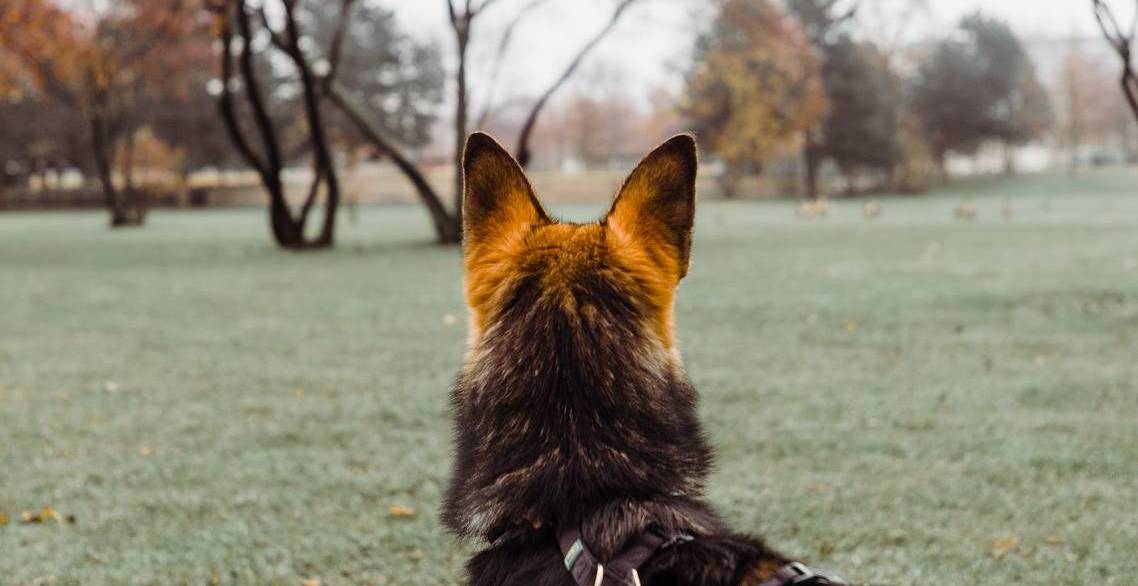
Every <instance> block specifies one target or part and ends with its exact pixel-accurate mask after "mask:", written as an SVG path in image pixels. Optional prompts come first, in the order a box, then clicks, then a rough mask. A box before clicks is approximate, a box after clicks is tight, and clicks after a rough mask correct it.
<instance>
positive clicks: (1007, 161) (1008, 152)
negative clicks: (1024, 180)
mask: <svg viewBox="0 0 1138 586" xmlns="http://www.w3.org/2000/svg"><path fill="white" fill-rule="evenodd" d="M1015 174H1016V150H1015V145H1012V144H1011V143H1006V142H1005V143H1004V176H1006V177H1012V176H1014V175H1015Z"/></svg>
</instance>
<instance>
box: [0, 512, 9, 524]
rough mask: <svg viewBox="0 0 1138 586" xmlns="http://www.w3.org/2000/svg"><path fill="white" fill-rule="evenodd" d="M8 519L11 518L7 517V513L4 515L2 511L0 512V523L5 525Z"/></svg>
mask: <svg viewBox="0 0 1138 586" xmlns="http://www.w3.org/2000/svg"><path fill="white" fill-rule="evenodd" d="M10 520H11V519H9V518H8V515H5V514H4V513H0V525H7V524H8V521H10Z"/></svg>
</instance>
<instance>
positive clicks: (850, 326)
mask: <svg viewBox="0 0 1138 586" xmlns="http://www.w3.org/2000/svg"><path fill="white" fill-rule="evenodd" d="M857 327H858V325H857V322H856V321H853V320H850V321H847V322H846V323H845V328H846V331H847V332H849V333H851V334H852V333H854V332H856V331H857Z"/></svg>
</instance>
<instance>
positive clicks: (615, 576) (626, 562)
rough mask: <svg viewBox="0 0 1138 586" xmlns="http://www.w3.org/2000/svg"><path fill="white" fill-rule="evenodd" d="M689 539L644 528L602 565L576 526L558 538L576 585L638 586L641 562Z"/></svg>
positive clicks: (683, 535) (681, 535) (688, 537)
mask: <svg viewBox="0 0 1138 586" xmlns="http://www.w3.org/2000/svg"><path fill="white" fill-rule="evenodd" d="M691 539H692V538H691V536H690V535H686V534H677V535H672V536H668V535H664V534H663V533H661V532H659V531H657V530H655V529H647V530H645V531H644V532H643V533H641V534H640V535H638V536H637V537H636V539H635V540H634V541H633V542H632V544H631V545H629V546H628V547H627V548H625V549H624V551H622V552H620V553H619V554H618V555H617V556H616V557H615V558H613V559H611V560H608V561H607V562H605V563H604V564H603V565H602V563H601V562H600V560H598V559H597V558H596V556H594V555H593V552H591V551H589V548H588V546H586V545H585V542H584V541H583V540H582V539H581V529H580V528H579V527H570V528H567V529H563V530H561V531H560V532H558V535H557V542H558V544H559V545H560V546H561V554H562V555H563V556H564V561H565V569H566V570H568V571H569V574H570V575H572V576H573V581H574V582H576V583H577V586H641V585H640V582H639V578H638V577H637V575H636V571H637V570H638V569H639V568H640V566H642V565H644V562H647V561H648V559H649V558H651V557H652V555H653V554H655V553H656V552H657V551H659V550H660V549H663V548H666V547H671V546H672V545H675V544H677V543H683V542H686V541H691Z"/></svg>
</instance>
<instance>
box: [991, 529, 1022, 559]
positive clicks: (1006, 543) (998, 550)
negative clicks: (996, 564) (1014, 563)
mask: <svg viewBox="0 0 1138 586" xmlns="http://www.w3.org/2000/svg"><path fill="white" fill-rule="evenodd" d="M1018 550H1019V538H1018V537H1016V536H1014V535H1013V536H1010V537H1001V538H999V539H993V540H992V555H994V556H996V559H999V558H1002V557H1004V556H1006V555H1008V554H1009V553H1012V552H1015V551H1018Z"/></svg>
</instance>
